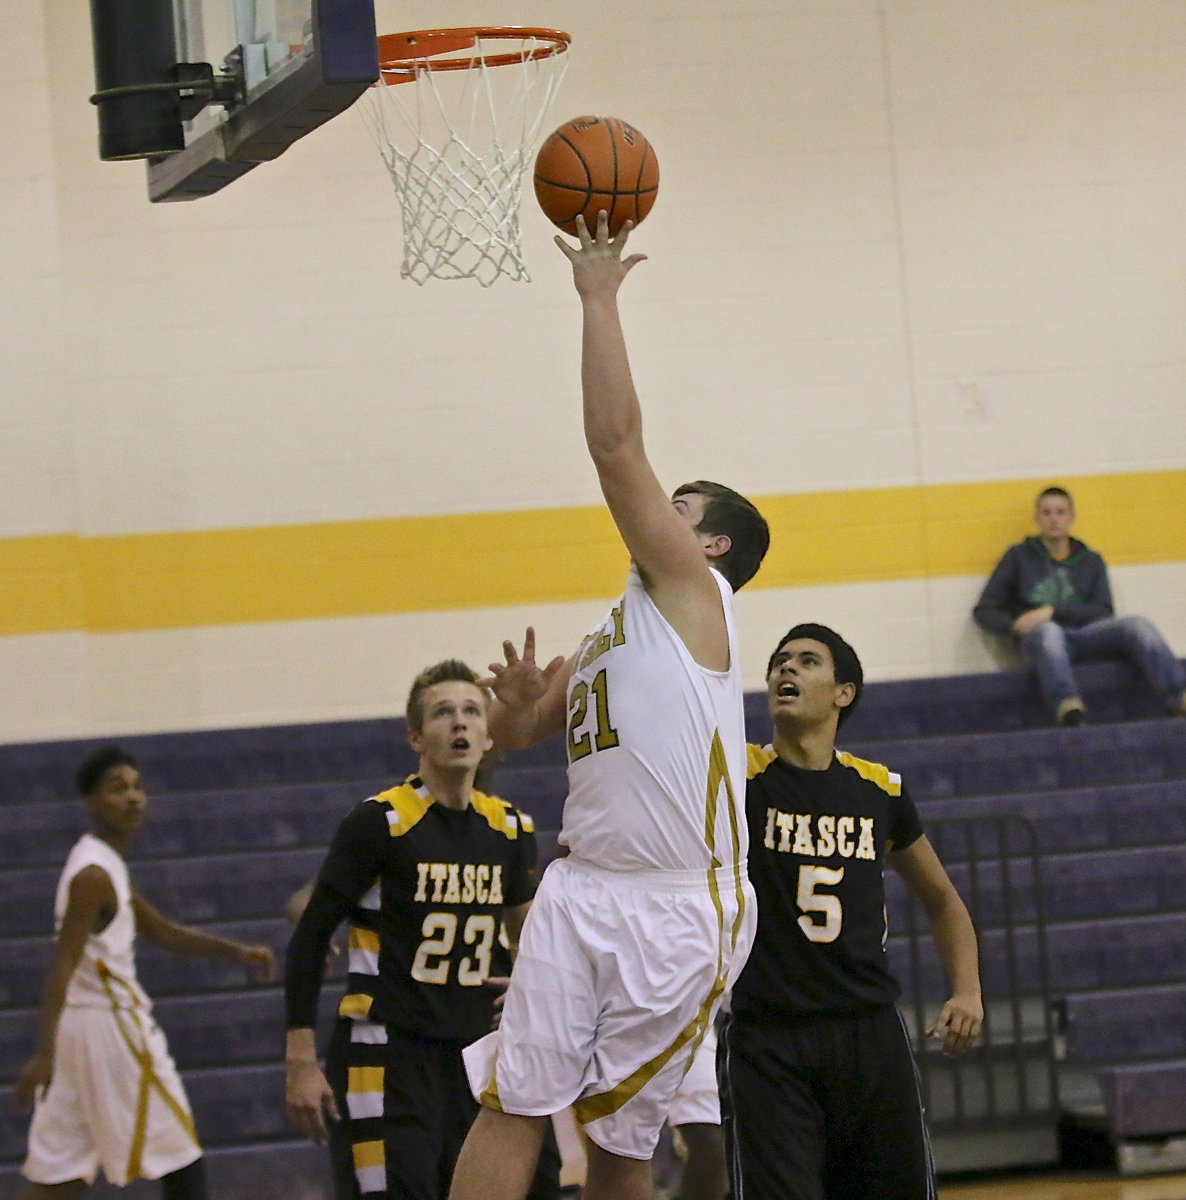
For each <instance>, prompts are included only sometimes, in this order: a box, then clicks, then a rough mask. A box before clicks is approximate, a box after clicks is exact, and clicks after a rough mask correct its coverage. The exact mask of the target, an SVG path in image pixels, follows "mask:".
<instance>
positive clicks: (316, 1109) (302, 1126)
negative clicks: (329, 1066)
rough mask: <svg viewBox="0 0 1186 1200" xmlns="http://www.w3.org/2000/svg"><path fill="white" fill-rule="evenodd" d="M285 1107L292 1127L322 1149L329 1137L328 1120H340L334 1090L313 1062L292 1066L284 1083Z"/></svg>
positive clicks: (301, 1061)
mask: <svg viewBox="0 0 1186 1200" xmlns="http://www.w3.org/2000/svg"><path fill="white" fill-rule="evenodd" d="M284 1107H285V1109H286V1110H287V1111H288V1119H289V1120H290V1121H291V1122H292V1123H293V1125H295V1126H296V1128H297V1129H299V1130H300V1132H301V1133H302V1134H304V1136H305V1137H307V1138H308V1139H309V1140H310V1141H311V1142H316V1143H317V1145H319V1146H320V1145H321V1143H322V1142H324V1141H325V1140H326V1138H327V1137H328V1136H329V1132H328V1130H327V1129H326V1125H325V1122H326V1118H327V1117H328V1118H329V1119H330V1120H331V1121H339V1120H341V1116H340V1114H339V1113H338V1104H337V1101H336V1100H335V1099H334V1093H333V1089H332V1088H331V1087H330V1086H329V1082H328V1080H327V1079H326V1078H325V1076H324V1075H323V1074H322V1072H321V1068H320V1067H319V1066H318V1065H317V1063H316V1062H315V1061H314V1060H312V1059H309V1060H307V1061H306V1060H293V1061H290V1062H289V1064H288V1072H287V1077H286V1079H285V1082H284Z"/></svg>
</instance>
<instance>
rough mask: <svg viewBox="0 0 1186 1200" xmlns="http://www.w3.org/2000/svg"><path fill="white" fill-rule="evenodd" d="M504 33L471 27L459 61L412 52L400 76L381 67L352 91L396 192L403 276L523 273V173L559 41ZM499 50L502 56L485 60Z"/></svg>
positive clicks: (550, 92)
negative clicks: (358, 94)
mask: <svg viewBox="0 0 1186 1200" xmlns="http://www.w3.org/2000/svg"><path fill="white" fill-rule="evenodd" d="M442 32H443V33H448V32H452V31H442ZM506 32H507V33H509V32H511V31H506ZM518 32H520V33H525V32H526V31H518ZM416 36H426V35H416ZM513 42H514V43H515V44H511V43H508V41H507V38H506V35H505V34H503V35H502V36H500V37H499V38H497V39H494V38H487V37H484V36H479V37H477V38H476V39H475V40H474V42H473V45H472V48H469V49H467V50H465V51H463V52H461V55H460V57H461V58H463V59H464V60H465V63H466V65H465V68H464V69H449V70H444V69H441V68H440V67H439V66H438V67H436V68H433V67H432V64H431V62H430V61H428V60H425V61H422V62H417V63H415V64H413V65H411V66H409V67H407V68H406V69H403V70H401V72H399V74H401V75H402V77H403V78H404V79H408V80H410V82H404V83H390V84H387V85H386V86H385V85H384V83H383V82H382V77H381V81H380V82H379V83H378V84H376V85H375V86H374V87H373V88H371V89H370V90H369V91H368V92H367V93H366V95H365V96H364V97H363V98H362V100H361V101H360V111H361V112H362V115H363V118H364V120H365V121H366V124H367V127H368V128H369V129H370V131H371V134H372V135H373V137H374V138H375V141H376V143H377V144H378V146H379V152H380V154H381V155H382V157H383V162H384V163H385V165H386V167H387V170H388V172H389V174H390V175H391V181H392V183H393V184H394V185H395V194H396V196H397V197H398V199H399V204H400V211H401V214H402V217H403V227H404V259H403V264H402V266H401V268H400V275H401V276H402V277H403V278H405V279H412V280H414V281H415V282H416V283H424V282H425V281H426V280H427V279H476V280H477V281H478V282H479V283H480V284H481V285H482V286H483V287H489V286H490V284H492V283H493V282H494V281H495V280H496V279H497V278H498V277H499V276H500V275H502V276H506V277H507V278H510V279H516V280H528V279H530V275H528V273H527V268H526V265H525V264H524V262H523V252H522V248H521V246H520V239H519V200H520V197H521V194H522V185H523V176H524V174H525V173H526V171H527V168H528V167H529V166H530V165H531V163H532V160H533V157H534V153H535V147H536V145H537V144H538V142H539V139H540V132H541V128H542V126H543V122H544V119H545V117H546V115H547V112H548V109H549V108H550V107H551V103H552V99H553V97H554V96H555V93H556V89H557V87H558V86H559V85H560V81H561V79H562V78H563V75H564V70H565V67H566V65H567V59H568V55H567V54H564V53H563V52H562V51H563V48H564V43H561V44H560V45H558V46H557V45H555V44H552V43H550V42H548V41H543V40H541V39H539V38H536V37H534V36H524V37H519V36H516V37H515V38H514V39H513ZM549 45H551V49H550V50H549V49H548V47H549ZM508 53H513V55H514V59H513V61H512V62H511V63H510V64H509V65H503V66H493V65H491V64H490V62H489V61H488V60H489V59H490V58H491V57H492V56H494V55H499V56H503V58H504V61H505V56H506V55H507V54H508ZM457 57H458V56H454V61H456V59H457ZM385 74H386V77H388V78H392V77H394V76H393V75H391V74H387V73H385Z"/></svg>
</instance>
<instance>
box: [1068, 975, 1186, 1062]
mask: <svg viewBox="0 0 1186 1200" xmlns="http://www.w3.org/2000/svg"><path fill="white" fill-rule="evenodd" d="M1063 1006H1064V1020H1065V1023H1066V1029H1067V1039H1066V1054H1067V1058H1068V1060H1070V1061H1072V1062H1076V1063H1096V1062H1108V1061H1111V1060H1114V1059H1116V1058H1117V1057H1125V1058H1133V1059H1142V1058H1152V1057H1155V1056H1156V1057H1159V1058H1186V984H1182V983H1178V984H1169V985H1167V986H1164V987H1153V988H1142V989H1140V990H1139V991H1132V990H1128V989H1111V990H1108V991H1100V992H1083V993H1080V994H1078V995H1071V996H1067V997H1066V998H1065V1000H1064V1001H1063Z"/></svg>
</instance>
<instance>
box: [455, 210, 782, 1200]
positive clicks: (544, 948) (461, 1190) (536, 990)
mask: <svg viewBox="0 0 1186 1200" xmlns="http://www.w3.org/2000/svg"><path fill="white" fill-rule="evenodd" d="M578 223H579V218H578ZM629 232H630V226H629V225H626V226H625V227H624V228H623V230H622V232H621V233H619V234H618V235H617V237H615V238H612V239H611V238H610V236H609V233H608V228H607V222H606V219H605V214H604V213H602V214H601V216H600V219H599V221H598V228H597V231H596V234H595V235H591V234H590V233H589V232H588V231H587V230H586V229H585V227H584V225H583V223H579V238H580V246H579V247H576V248H574V247H572V246H570V245H569V244H568V243H567V242H565V241H564V239H563V238H557V239H556V240H557V244H558V245H559V246H560V248H561V249H562V250H563V252H564V253H565V255H566V256H567V257H568V259H569V260H570V262H571V264H572V268H573V277H574V281H575V284H576V288H577V292H578V294H579V295H580V298H581V302H582V308H583V313H584V342H583V355H582V373H581V378H582V391H583V397H584V408H583V412H584V425H585V440H586V443H587V445H588V448H589V452H590V455H591V456H592V459H593V462H594V465H595V466H596V468H597V473H598V478H599V481H600V483H601V488H602V492H603V494H604V496H605V500H606V503H607V505H608V507H609V510H610V513H611V515H612V516H613V518H614V522H615V524H616V525H617V527H618V531H619V533H620V534H621V537H622V540H623V542H624V543H625V545H626V548H627V550H628V551H629V553H630V557H631V559H632V566H631V570H630V574H629V577H628V580H627V584H626V591H625V593H624V595H623V597H622V598H621V599H620V600H619V601H618V603H617V604H616V605H614V607H613V608H612V609H611V611H610V613H609V614H608V615H607V617H606V618H605V620H604V621H603V622H602V623H601V624H600V625H599V626H598V627H597V628H596V629H594V630H593V631H592V632H591V633H590V634H589V635H588V636H587V637H586V638H585V639H584V641H583V642H582V644H581V646H580V648H579V649H578V651H577V653H576V654H575V655H573V656H572V657H571V658H569V659H568V660H563V659H554V660H553V661H552V662H551V663H549V664H548V666H546V667H543V668H540V667H538V666H537V665H536V662H535V645H534V642H535V638H534V633H533V632H532V631H531V630H528V633H527V639H526V641H525V643H524V648H523V654H522V656H521V657H520V655H519V654H518V653H517V652H516V650H515V647H514V646H513V645H512V644H511V643H509V642H507V643H504V653H505V656H506V662H505V665H504V664H496V665H494V666H492V668H491V670H492V671H493V672H494V678H493V679H492V680H491V681H490V682H491V684H492V686H493V688H494V691H495V694H496V696H497V698H498V700H497V703H496V705H495V708H494V710H493V712H492V715H491V722H490V727H491V731H492V733H493V735H494V738H495V741H496V742H497V743H498V744H499V745H500V746H501V747H503V748H505V749H513V748H516V747H519V746H525V745H530V744H533V743H534V742H537V741H541V740H543V739H544V738H546V737H549V736H551V735H552V734H554V733H557V732H560V731H566V732H565V738H566V749H567V755H568V762H569V799H568V803H567V804H566V807H565V814H564V822H563V829H562V832H561V837H560V841H561V844H562V845H564V846H565V847H567V849H568V851H569V855H568V857H566V858H562V859H559V860H557V861H556V862H554V863H553V864H552V865H551V866H550V867H549V868H548V870H547V872H546V873H545V875H544V879H543V882H542V884H541V886H540V889H539V892H538V894H537V896H536V900H535V903H534V905H533V907H532V911H531V914H530V916H529V917H528V920H527V924H526V927H525V929H524V932H523V936H522V939H521V942H520V947H519V956H518V958H517V960H516V965H515V969H514V971H513V973H512V978H511V986H510V989H509V991H508V993H507V1000H506V1005H505V1008H504V1013H503V1017H502V1023H501V1025H500V1027H499V1029H498V1030H497V1031H496V1032H495V1033H494V1034H492V1035H490V1036H489V1037H487V1038H484V1039H482V1041H480V1042H477V1043H475V1045H474V1046H472V1047H470V1048H469V1049H468V1050H467V1051H466V1063H467V1068H468V1070H469V1074H470V1081H471V1083H472V1084H473V1086H474V1090H475V1094H476V1095H477V1096H478V1098H479V1100H480V1101H481V1104H482V1109H481V1111H480V1112H479V1114H478V1117H477V1119H476V1120H475V1122H474V1125H473V1128H472V1129H471V1131H470V1135H469V1137H468V1139H467V1140H466V1144H465V1147H464V1148H463V1150H462V1153H461V1157H460V1159H459V1160H458V1164H457V1169H456V1172H455V1174H454V1177H453V1188H452V1191H451V1193H450V1196H451V1200H521V1197H522V1196H523V1195H524V1193H525V1192H526V1189H527V1186H528V1181H529V1180H530V1177H531V1171H532V1164H533V1163H534V1160H535V1155H536V1153H537V1150H538V1146H539V1139H540V1136H541V1133H542V1129H543V1122H544V1121H545V1120H546V1119H547V1118H548V1117H549V1116H551V1115H552V1114H553V1113H556V1112H559V1111H560V1110H562V1109H564V1108H566V1107H567V1106H569V1105H572V1107H573V1109H574V1112H575V1113H576V1115H577V1119H578V1121H580V1123H581V1124H582V1126H583V1127H584V1130H585V1133H586V1134H587V1137H588V1173H587V1178H586V1184H585V1190H584V1192H583V1193H582V1194H583V1196H584V1197H585V1200H640V1198H642V1197H645V1196H649V1195H650V1189H651V1168H650V1159H651V1156H652V1154H653V1152H654V1149H655V1146H656V1143H657V1141H658V1137H659V1133H660V1131H661V1129H662V1127H663V1124H664V1122H665V1121H666V1119H667V1115H668V1110H669V1108H670V1105H671V1101H672V1097H673V1096H674V1094H675V1092H676V1090H677V1088H678V1087H679V1085H680V1081H681V1080H682V1079H683V1076H684V1073H685V1072H686V1070H687V1069H688V1064H689V1062H690V1060H691V1057H692V1054H693V1053H694V1051H695V1049H696V1047H697V1046H698V1045H699V1044H700V1042H701V1040H702V1039H703V1037H704V1035H705V1033H706V1031H707V1030H708V1028H709V1026H710V1024H711V1022H712V1019H713V1016H714V1014H715V1013H716V1010H717V1007H718V1005H719V1003H720V1000H721V997H722V996H723V995H724V993H725V991H726V990H727V989H728V987H729V986H730V985H731V983H732V981H733V979H734V978H735V977H736V975H737V973H738V972H739V970H740V968H741V966H742V964H743V962H744V960H745V956H746V954H747V953H748V950H749V946H750V942H751V940H752V936H753V928H754V905H753V896H752V892H751V890H750V887H749V882H748V880H747V878H746V874H745V852H746V844H745V838H746V834H745V821H744V810H743V804H744V794H745V770H744V760H745V746H744V729H743V716H742V695H741V677H740V670H739V664H738V659H737V644H736V637H735V634H734V629H733V605H732V596H733V592H734V591H735V590H736V589H737V588H739V587H741V586H742V584H744V583H745V582H746V581H747V580H749V579H750V578H751V577H752V576H753V574H754V573H755V572H756V571H757V569H758V566H759V564H760V563H761V561H762V557H763V556H764V554H765V552H766V548H767V546H768V544H769V531H768V529H767V527H766V522H765V521H764V520H763V519H762V516H761V514H760V513H759V512H758V511H757V509H755V508H754V506H753V505H752V504H750V503H749V501H748V500H746V499H745V498H744V497H742V496H739V495H738V494H737V493H736V492H733V491H731V490H730V489H728V488H725V487H722V486H721V485H719V484H713V483H707V482H704V481H699V482H696V483H692V484H685V485H684V486H683V487H681V488H679V489H677V490H676V493H675V495H674V497H673V498H671V499H669V498H668V497H667V495H666V494H665V493H664V491H663V489H662V488H661V487H660V485H659V482H658V480H657V479H656V477H655V474H654V471H653V470H652V469H651V466H650V463H649V462H648V460H647V456H646V452H645V449H644V446H643V440H642V419H641V413H640V409H639V404H638V398H637V396H636V394H635V391H634V385H633V382H632V380H631V376H630V366H629V362H628V360H627V355H626V346H625V341H624V338H623V336H622V329H621V323H620V320H619V317H618V309H617V292H618V288H619V286H620V285H621V283H622V280H623V279H624V278H625V277H626V274H627V273H628V272H629V271H630V270H631V269H632V268H633V267H634V266H635V265H636V264H637V263H638V262H640V261H641V260H642V257H643V256H641V255H637V254H636V255H631V256H630V257H628V258H626V259H624V260H623V258H622V250H623V247H624V246H625V244H626V240H627V237H628V235H629Z"/></svg>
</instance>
